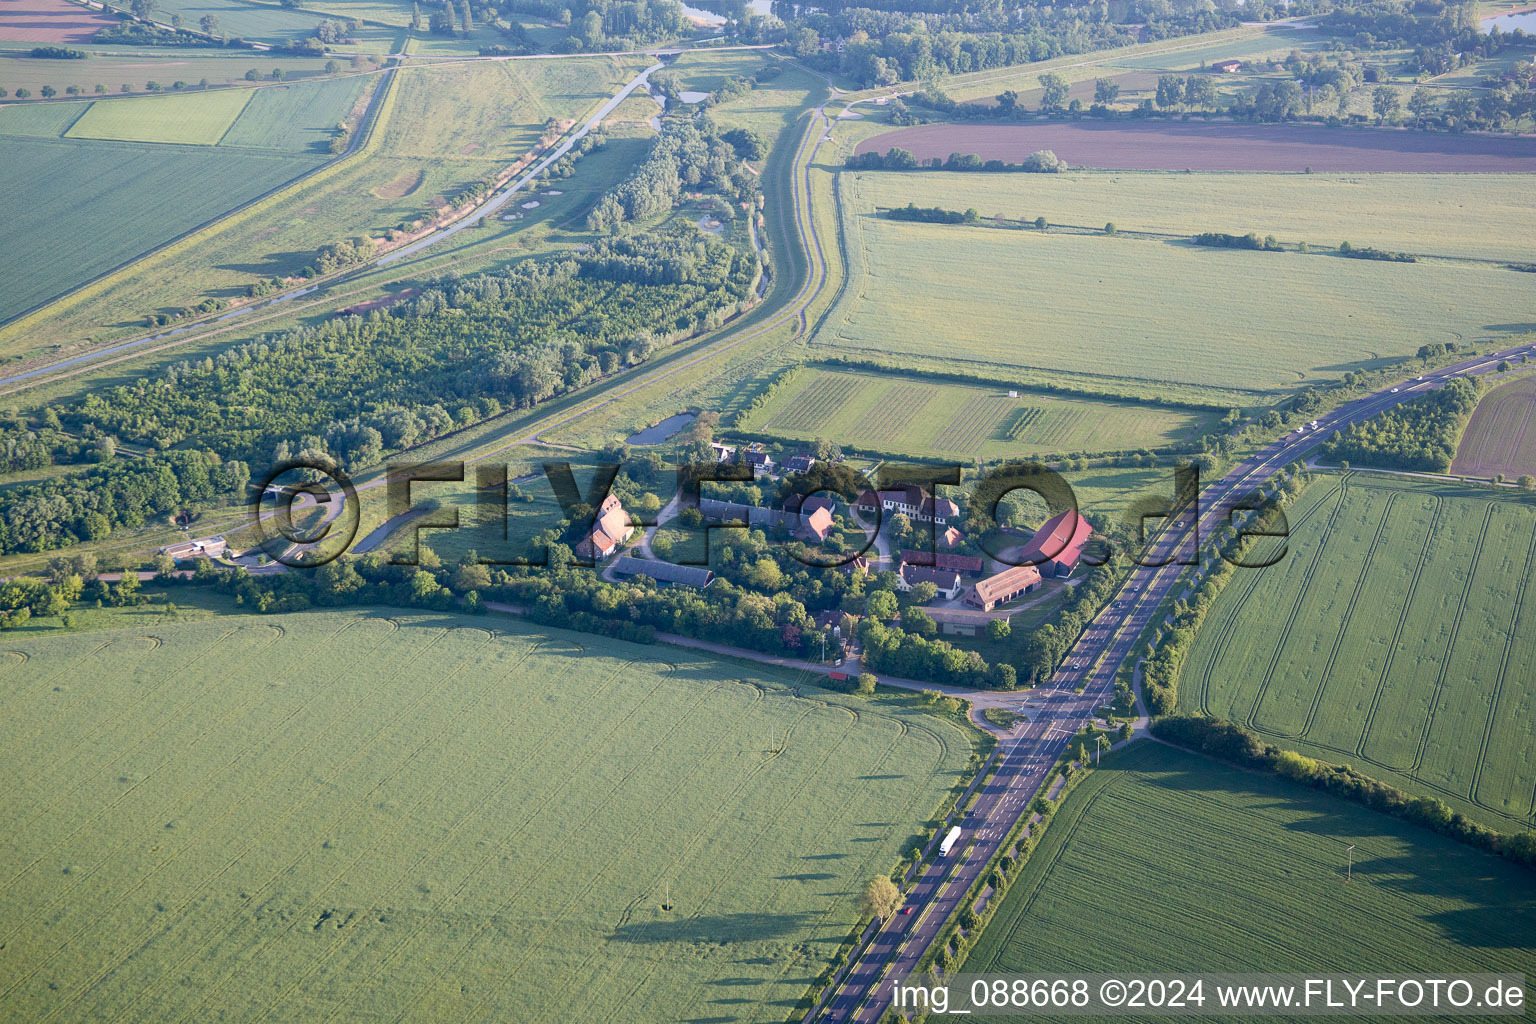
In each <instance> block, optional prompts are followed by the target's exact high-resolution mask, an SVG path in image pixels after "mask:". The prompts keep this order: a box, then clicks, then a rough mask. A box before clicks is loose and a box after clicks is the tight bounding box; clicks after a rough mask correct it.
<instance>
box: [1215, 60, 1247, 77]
mask: <svg viewBox="0 0 1536 1024" xmlns="http://www.w3.org/2000/svg"><path fill="white" fill-rule="evenodd" d="M1211 70H1212V71H1219V72H1221V73H1222V74H1225V75H1230V74H1232V73H1233V72H1235V71H1241V70H1243V62H1242V61H1240V60H1219V61H1217V62H1216V63H1214V64H1212V65H1211Z"/></svg>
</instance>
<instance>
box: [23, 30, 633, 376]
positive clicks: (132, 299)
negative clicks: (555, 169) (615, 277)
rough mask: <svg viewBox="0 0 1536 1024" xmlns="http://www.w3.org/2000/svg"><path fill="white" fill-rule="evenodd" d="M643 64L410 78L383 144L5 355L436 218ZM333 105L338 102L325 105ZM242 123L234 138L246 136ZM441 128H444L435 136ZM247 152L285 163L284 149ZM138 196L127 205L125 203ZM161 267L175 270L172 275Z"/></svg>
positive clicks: (383, 113)
mask: <svg viewBox="0 0 1536 1024" xmlns="http://www.w3.org/2000/svg"><path fill="white" fill-rule="evenodd" d="M514 64H515V65H516V66H515V67H514V66H513V65H514ZM640 66H642V65H641V64H640V62H638V61H637V62H631V63H630V64H621V63H620V62H618V61H615V60H613V59H610V58H603V57H598V58H589V59H579V60H572V61H569V62H567V61H561V62H558V63H555V62H547V61H525V62H485V63H479V64H474V65H468V66H467V67H468V68H471V69H473V70H472V71H467V70H465V66H450V67H442V68H430V67H428V68H415V69H411V70H410V71H406V72H402V73H400V74H399V75H397V77H396V78H395V80H394V88H393V92H392V94H391V95H390V97H388V99H387V100H385V101H383V102H382V104H381V109H380V112H379V117H380V122H379V126H378V128H377V129H376V138H375V139H374V140H373V145H372V148H371V149H370V150H369V151H368V152H367V153H366V154H365V155H363V156H360V157H358V158H357V159H354V160H351V161H348V162H347V163H345V164H343V165H341V166H338V167H335V168H327V169H326V170H325V171H323V172H321V174H319V175H316V176H315V178H314V179H311V180H310V181H309V182H307V183H306V184H305V185H303V186H302V187H300V188H298V189H297V190H296V191H294V192H293V193H292V194H291V195H289V196H286V197H285V198H284V199H283V200H282V201H280V202H277V203H276V204H275V205H274V206H273V207H272V208H271V209H266V210H264V211H263V212H262V213H261V215H260V216H255V217H249V218H243V219H241V220H240V221H239V222H237V223H233V224H230V225H228V226H227V227H224V228H222V229H221V230H219V231H217V232H213V233H210V234H208V235H206V236H204V237H202V238H200V239H198V240H197V241H196V242H194V243H192V244H189V245H187V246H185V247H183V248H182V249H181V250H179V251H178V253H177V254H176V256H175V257H174V259H173V260H172V258H166V260H165V261H164V262H156V261H149V262H146V263H145V264H144V265H142V266H139V267H135V268H132V269H130V270H128V271H126V272H125V273H123V274H121V275H119V276H118V277H116V278H114V279H113V283H112V284H111V285H110V286H109V287H107V288H105V289H104V290H102V291H101V293H100V294H98V295H95V296H93V297H92V298H91V301H90V302H89V303H80V304H77V305H75V306H74V307H72V308H70V309H68V310H67V311H66V312H64V313H63V314H62V315H61V316H59V317H58V318H57V319H54V320H52V321H51V322H47V323H44V324H36V325H29V328H28V331H27V332H26V334H25V335H24V336H17V337H15V339H14V343H13V344H12V345H9V346H8V349H9V350H11V351H14V350H15V349H16V348H22V347H25V348H35V347H37V346H40V345H44V344H52V343H69V342H75V341H79V340H82V339H83V338H86V337H91V336H99V333H98V332H101V331H102V330H103V329H108V328H114V327H117V328H121V327H124V326H127V325H129V324H133V323H136V322H138V320H139V318H140V317H142V316H143V314H144V313H145V312H147V311H148V310H151V309H178V308H180V307H182V306H184V305H187V304H189V303H192V302H196V301H198V300H200V299H201V298H204V297H206V296H209V295H213V296H220V297H224V298H229V297H231V296H239V295H242V294H244V291H245V288H246V286H247V285H249V284H250V283H252V282H254V281H257V280H260V279H262V278H265V277H271V276H273V275H275V274H291V273H296V272H298V270H299V269H300V268H301V267H303V266H304V265H306V264H307V263H309V262H310V261H311V260H312V259H313V258H314V252H315V250H316V249H318V248H319V247H321V246H323V245H327V244H329V243H331V242H334V241H337V240H338V239H345V238H351V237H354V236H356V235H359V234H362V233H364V232H370V233H373V234H375V235H378V234H382V233H383V232H384V231H387V230H388V229H390V228H393V227H396V226H397V225H399V224H400V223H401V222H402V221H413V220H416V219H418V218H427V217H430V216H431V215H432V214H433V213H434V212H435V210H434V200H437V199H438V197H439V196H440V195H442V194H445V193H453V192H457V191H458V190H459V189H461V188H463V187H464V186H466V185H468V184H469V183H471V182H474V181H477V180H479V179H481V178H484V177H488V176H490V175H493V174H495V173H496V172H498V171H500V170H502V169H504V168H505V167H507V166H508V165H509V164H510V163H511V162H512V161H513V160H515V159H516V158H517V157H519V156H521V155H522V154H523V153H525V152H526V151H527V149H528V148H529V147H531V146H532V145H533V144H534V143H535V142H536V141H537V139H538V136H539V134H540V132H541V131H542V129H543V124H544V121H545V119H546V118H549V117H561V118H565V119H568V120H575V119H577V118H579V117H583V116H586V115H588V114H590V113H591V111H592V110H593V109H594V108H595V107H596V106H597V102H598V99H597V98H599V97H607V96H611V95H612V94H613V92H614V91H616V90H617V89H618V87H619V84H620V83H622V82H624V81H626V80H628V78H629V77H631V76H632V74H633V73H634V70H635V69H638V68H639V67H640ZM337 88H339V86H338V87H337ZM465 90H469V91H470V94H469V95H466V93H465ZM335 96H336V94H335V93H331V94H330V99H332V100H334V98H335ZM472 99H473V102H472ZM247 117H252V118H256V120H255V121H252V122H247V126H248V127H249V128H250V130H251V131H252V133H253V137H257V138H260V137H262V136H263V135H264V134H265V132H266V131H267V130H268V128H269V127H270V126H269V124H268V123H267V120H266V118H265V117H264V116H263V115H261V114H260V109H259V108H257V110H256V112H255V113H253V112H252V111H251V110H249V109H248V110H247V111H245V112H244V113H243V114H242V117H241V119H239V120H245V119H246V118H247ZM239 120H237V122H236V127H235V128H234V129H232V131H234V132H239V131H242V128H241V126H240V124H239ZM434 125H443V126H445V127H443V128H442V129H441V130H435V129H434V128H433V126H434ZM626 141H627V140H624V139H616V140H615V143H614V145H612V146H611V147H610V148H611V149H612V150H613V153H612V154H611V155H610V154H606V153H604V154H594V155H593V157H591V158H589V159H590V161H591V162H592V164H593V166H596V167H609V166H610V165H612V171H611V175H609V176H605V177H604V178H603V180H602V181H601V182H598V183H595V184H594V185H593V186H592V187H593V188H594V189H597V190H599V191H600V190H602V189H605V188H607V187H609V186H610V185H611V183H612V181H613V180H614V178H615V177H616V176H619V175H622V173H623V171H624V169H625V167H626V166H632V164H633V161H634V159H635V153H634V151H632V150H629V149H627V148H626V147H625V142H626ZM96 145H102V144H101V143H97V144H96ZM218 148H221V149H222V148H225V147H218ZM246 157H247V158H249V159H255V160H267V159H280V158H279V157H278V156H277V154H272V155H270V156H268V155H265V154H261V155H258V154H255V153H248V154H247V155H246ZM605 157H607V158H608V159H607V160H606V161H605V160H604V159H603V158H605ZM281 159H292V158H281ZM303 159H304V160H305V161H307V163H306V166H314V163H313V161H314V159H315V157H313V156H310V155H306V156H305V157H304V158H303ZM582 190H583V185H581V184H572V185H568V186H567V187H566V189H565V190H564V191H566V192H567V193H568V194H567V195H566V196H564V197H561V198H562V199H564V200H565V202H564V203H559V204H546V206H549V207H550V208H549V209H544V208H541V209H540V210H539V211H538V215H539V216H538V217H537V218H535V217H532V216H530V217H528V218H527V221H525V222H520V224H519V227H522V228H526V227H527V226H529V222H532V221H534V220H536V219H537V220H540V221H542V220H545V219H548V218H549V217H551V216H558V215H560V213H561V210H564V211H566V215H569V210H570V207H571V206H573V205H575V204H577V203H578V202H582V203H584V202H586V201H587V200H586V195H585V192H584V191H582ZM132 198H133V197H132V196H124V197H123V199H124V201H125V202H126V201H131V200H132ZM226 208H227V207H226ZM583 215H584V208H583ZM498 225H499V222H498ZM506 227H507V228H508V229H510V228H511V225H507V226H506ZM491 234H492V233H491V232H486V233H484V234H481V233H476V234H475V236H474V237H477V238H484V237H487V236H490V235H491ZM469 240H470V239H469V238H466V239H465V241H466V242H468V241H469ZM509 247H510V248H517V247H518V246H517V245H516V244H515V243H513V244H512V245H511V246H509ZM140 251H142V250H140ZM167 263H172V264H173V265H172V266H171V267H170V269H168V267H167ZM56 293H57V290H55V291H54V292H50V293H48V294H56ZM34 301H35V300H34Z"/></svg>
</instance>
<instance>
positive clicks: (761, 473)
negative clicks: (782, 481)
mask: <svg viewBox="0 0 1536 1024" xmlns="http://www.w3.org/2000/svg"><path fill="white" fill-rule="evenodd" d="M742 457H743V458H744V459H745V460H746V462H747V465H749V466H751V467H752V479H754V480H761V479H762V478H763V477H765V476H772V475H773V467H774V461H773V456H771V455H769V454H768V453H767V452H760V451H751V452H743V453H742Z"/></svg>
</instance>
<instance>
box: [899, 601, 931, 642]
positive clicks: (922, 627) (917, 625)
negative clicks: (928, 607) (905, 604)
mask: <svg viewBox="0 0 1536 1024" xmlns="http://www.w3.org/2000/svg"><path fill="white" fill-rule="evenodd" d="M901 624H902V625H903V626H904V627H906V630H907V632H908V633H915V634H917V635H918V636H922V637H930V636H933V635H934V634H935V633H937V632H938V631H939V624H938V623H936V622H934V621H933V616H932V615H929V614H928V613H927V612H925V611H923V610H922V609H921V608H908V609H907V610H906V612H905V613H904V614H903V615H902V617H901Z"/></svg>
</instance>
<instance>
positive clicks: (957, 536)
mask: <svg viewBox="0 0 1536 1024" xmlns="http://www.w3.org/2000/svg"><path fill="white" fill-rule="evenodd" d="M964 540H965V534H963V533H961V532H960V531H959V530H957V529H955V528H954V527H953V526H951V527H950V528H949V529H947V530H945V531H944V532H943V533H942V534H940V535H939V543H940V544H942V545H943V546H944V547H946V548H957V547H959V546H960V544H961V543H962V542H963V541H964Z"/></svg>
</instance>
